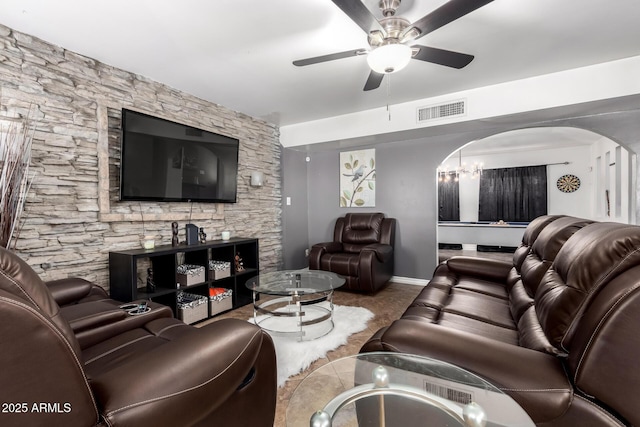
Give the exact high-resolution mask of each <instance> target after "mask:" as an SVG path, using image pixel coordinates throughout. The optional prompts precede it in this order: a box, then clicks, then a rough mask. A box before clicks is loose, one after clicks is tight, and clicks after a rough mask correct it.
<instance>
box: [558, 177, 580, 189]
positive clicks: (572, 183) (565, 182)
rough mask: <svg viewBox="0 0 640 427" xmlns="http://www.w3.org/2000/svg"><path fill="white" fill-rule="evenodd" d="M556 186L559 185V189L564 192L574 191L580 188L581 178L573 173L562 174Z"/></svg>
mask: <svg viewBox="0 0 640 427" xmlns="http://www.w3.org/2000/svg"><path fill="white" fill-rule="evenodd" d="M556 186H557V187H558V190H560V191H562V192H563V193H573V192H574V191H576V190H577V189H578V188H580V178H578V177H577V176H575V175H571V174H567V175H562V176H561V177H560V178H558V181H557V182H556Z"/></svg>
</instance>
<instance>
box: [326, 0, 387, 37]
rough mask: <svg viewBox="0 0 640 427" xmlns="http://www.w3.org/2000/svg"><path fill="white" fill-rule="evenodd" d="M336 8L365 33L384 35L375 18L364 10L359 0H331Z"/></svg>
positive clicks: (367, 10) (364, 7)
mask: <svg viewBox="0 0 640 427" xmlns="http://www.w3.org/2000/svg"><path fill="white" fill-rule="evenodd" d="M331 1H333V3H334V4H335V5H336V6H338V7H339V8H340V9H341V10H342V11H343V12H344V13H345V14H346V15H347V16H348V17H349V18H351V20H352V21H353V22H355V23H356V24H358V26H359V27H360V28H362V29H363V30H364V32H365V33H367V34H369V32H371V31H374V30H379V31H382V32H383V33H384V29H383V28H382V26H381V25H380V23H379V22H378V20H377V19H376V17H375V16H373V14H372V13H371V12H370V11H369V9H367V8H366V6H365V5H364V4H363V3H362V2H361V1H360V0H331Z"/></svg>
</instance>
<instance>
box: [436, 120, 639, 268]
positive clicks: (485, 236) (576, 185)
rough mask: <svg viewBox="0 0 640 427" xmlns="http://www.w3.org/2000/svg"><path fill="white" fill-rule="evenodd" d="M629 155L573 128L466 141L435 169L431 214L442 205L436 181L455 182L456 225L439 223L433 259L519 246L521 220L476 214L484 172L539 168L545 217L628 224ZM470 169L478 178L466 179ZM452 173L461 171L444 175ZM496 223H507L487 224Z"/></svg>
mask: <svg viewBox="0 0 640 427" xmlns="http://www.w3.org/2000/svg"><path fill="white" fill-rule="evenodd" d="M635 157H636V156H635V153H633V152H632V151H629V150H627V149H626V148H625V147H623V146H621V145H619V144H617V143H616V142H615V141H613V140H611V139H609V138H607V137H605V136H602V135H599V134H597V133H595V132H591V131H588V130H585V129H580V128H575V127H534V128H526V129H518V130H512V131H507V132H502V133H499V134H495V135H492V136H489V137H487V138H483V139H481V140H477V141H471V142H469V143H468V144H466V145H464V146H463V147H461V148H460V149H459V150H456V151H454V152H452V153H451V154H450V155H449V156H448V157H447V158H446V159H445V160H444V161H443V162H442V165H441V168H440V170H439V181H440V182H439V184H438V185H439V190H440V193H441V194H440V197H439V203H438V204H439V209H442V208H443V206H444V205H443V202H445V201H446V200H447V197H446V195H444V193H442V182H441V181H442V180H443V177H448V179H450V180H455V179H457V183H456V184H457V187H458V188H457V191H458V202H459V218H457V220H456V219H453V220H450V221H439V225H438V243H439V248H440V252H443V251H446V252H447V253H445V254H444V256H443V254H442V253H440V256H439V258H440V259H443V258H446V257H448V256H450V255H451V254H455V250H458V248H463V249H464V252H463V253H464V254H466V255H471V254H472V252H475V251H476V250H477V249H478V248H480V249H481V250H485V247H489V248H491V247H498V249H497V250H498V251H501V250H504V251H505V252H507V253H508V252H509V251H510V250H511V249H512V248H513V247H515V246H517V245H518V244H519V241H520V238H521V236H522V233H523V231H524V227H526V223H527V222H528V221H527V220H523V221H522V220H521V221H519V222H521V223H517V224H516V223H515V221H513V219H509V218H506V221H505V218H498V217H497V216H496V217H495V218H493V217H490V216H489V217H487V215H486V210H485V211H484V212H485V215H484V216H483V215H482V213H481V206H482V204H483V202H482V198H483V197H486V196H487V193H489V192H490V191H487V188H493V187H487V186H486V185H483V186H482V187H481V185H480V181H481V180H483V179H484V180H485V181H486V180H488V179H489V178H488V177H487V175H490V173H491V172H494V171H496V170H498V169H500V170H507V169H514V170H515V169H518V168H527V167H533V166H537V167H540V168H541V169H542V171H543V173H544V175H545V181H546V184H545V186H546V190H545V191H546V195H544V196H542V197H544V198H545V199H546V213H548V214H564V215H572V216H577V217H582V218H590V219H594V220H598V221H615V222H623V223H635V222H636V213H635V212H636V191H635V188H636V183H635V180H636V172H635ZM474 165H482V171H483V174H482V175H480V173H478V168H477V167H475V170H476V173H475V174H473V172H474ZM456 170H458V171H459V170H463V171H466V172H467V173H466V174H464V173H462V174H458V173H455V172H454V173H453V174H452V173H451V172H452V171H456ZM443 171H447V172H446V173H443ZM450 186H451V185H450ZM454 186H455V185H454ZM491 191H492V190H491ZM447 219H451V218H447ZM501 221H504V222H507V223H509V224H508V225H502V224H500V225H501V227H495V226H493V225H496V224H495V223H499V222H501ZM478 245H480V246H478ZM451 251H454V252H451Z"/></svg>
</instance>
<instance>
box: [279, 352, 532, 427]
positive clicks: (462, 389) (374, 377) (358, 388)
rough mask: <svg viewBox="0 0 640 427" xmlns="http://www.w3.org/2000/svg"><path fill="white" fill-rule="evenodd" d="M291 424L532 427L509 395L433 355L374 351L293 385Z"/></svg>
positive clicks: (324, 426)
mask: <svg viewBox="0 0 640 427" xmlns="http://www.w3.org/2000/svg"><path fill="white" fill-rule="evenodd" d="M286 426H287V427H306V426H311V427H337V426H340V427H347V426H348V427H357V426H375V427H383V426H402V427H418V426H420V427H423V426H430V427H435V426H448V427H454V426H468V427H480V426H487V427H489V426H492V427H494V426H495V427H501V426H504V427H506V426H509V427H534V426H535V424H534V423H533V421H532V420H531V418H529V416H528V415H527V413H526V412H525V411H524V410H523V409H522V408H521V407H520V406H519V405H518V404H517V403H516V402H515V401H514V400H513V399H512V398H511V397H510V396H508V395H507V394H505V393H503V392H502V391H500V390H499V389H498V388H496V387H495V386H493V385H492V384H490V383H489V382H487V381H486V380H484V379H482V378H480V377H478V376H477V375H474V374H472V373H471V372H468V371H466V370H464V369H462V368H459V367H457V366H454V365H451V364H449V363H445V362H441V361H438V360H435V359H431V358H428V357H422V356H416V355H410V354H403V353H388V352H374V353H362V354H358V355H354V356H349V357H345V358H342V359H338V360H335V361H332V362H330V363H327V364H326V365H323V366H321V367H320V368H318V369H316V370H315V371H313V372H312V373H310V374H309V375H308V376H307V377H306V378H305V379H303V380H302V381H301V382H300V384H299V385H298V387H297V388H296V389H295V390H294V392H293V394H292V395H291V399H290V400H289V405H288V406H287V414H286Z"/></svg>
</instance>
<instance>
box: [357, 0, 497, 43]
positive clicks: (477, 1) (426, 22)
mask: <svg viewBox="0 0 640 427" xmlns="http://www.w3.org/2000/svg"><path fill="white" fill-rule="evenodd" d="M492 1H493V0H449V1H448V2H446V3H445V4H443V5H442V6H440V7H439V8H437V9H436V10H434V11H433V12H431V13H429V14H428V15H426V16H424V17H422V18H421V19H418V20H417V21H416V22H414V23H413V24H412V25H411V26H412V27H415V28H417V29H419V30H420V34H419V35H418V36H417V37H415V39H419V38H420V37H423V36H425V35H427V34H429V33H430V32H432V31H434V30H437V29H438V28H440V27H443V26H445V25H447V24H448V23H450V22H453V21H455V20H456V19H458V18H462V17H463V16H464V15H466V14H468V13H471V12H473V11H474V10H476V9H479V8H481V7H482V6H484V5H486V4H489V3H491V2H492ZM357 3H359V2H357Z"/></svg>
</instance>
